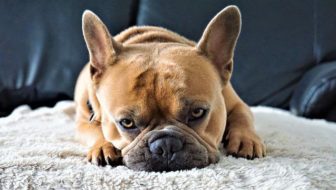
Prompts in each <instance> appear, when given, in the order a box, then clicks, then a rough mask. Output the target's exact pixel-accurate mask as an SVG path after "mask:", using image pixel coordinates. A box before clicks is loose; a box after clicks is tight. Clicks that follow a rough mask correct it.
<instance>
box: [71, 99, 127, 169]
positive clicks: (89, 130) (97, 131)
mask: <svg viewBox="0 0 336 190" xmlns="http://www.w3.org/2000/svg"><path fill="white" fill-rule="evenodd" d="M88 115H89V111H88V109H87V108H86V107H85V105H83V106H77V118H76V137H77V139H78V140H79V141H80V142H81V143H82V144H84V145H86V146H88V147H90V150H89V152H88V153H87V160H88V161H89V162H92V163H93V164H96V165H102V166H104V165H107V164H109V165H119V164H121V161H122V157H121V153H120V151H119V150H117V149H116V148H115V147H114V146H113V145H112V144H111V143H110V142H108V141H106V140H105V138H104V135H103V132H102V130H101V126H100V123H99V122H96V121H91V122H90V121H89V120H88Z"/></svg>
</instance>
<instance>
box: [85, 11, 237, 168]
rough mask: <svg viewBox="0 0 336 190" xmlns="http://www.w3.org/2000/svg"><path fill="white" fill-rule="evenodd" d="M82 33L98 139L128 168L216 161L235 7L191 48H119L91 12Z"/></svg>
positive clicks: (234, 31) (223, 13)
mask: <svg viewBox="0 0 336 190" xmlns="http://www.w3.org/2000/svg"><path fill="white" fill-rule="evenodd" d="M83 31H84V37H85V40H86V43H87V46H88V49H89V52H90V66H91V68H90V72H91V79H92V85H93V87H94V89H95V93H96V96H97V100H98V102H99V104H100V111H101V122H102V130H103V134H104V137H105V139H106V140H108V141H110V142H111V143H112V144H113V145H114V146H115V147H116V148H118V149H120V150H121V151H122V155H123V161H124V163H125V165H126V166H128V167H129V168H132V169H136V170H147V171H163V170H166V171H169V170H179V169H189V168H193V167H204V166H207V165H209V164H211V163H215V162H216V161H217V160H218V153H219V150H218V147H219V144H220V142H221V139H222V136H223V133H224V130H225V125H226V114H227V113H226V109H225V103H224V97H223V95H222V87H223V85H225V84H226V83H227V82H228V80H229V78H230V75H231V72H232V56H233V49H234V46H235V43H236V40H237V37H238V35H239V31H240V14H239V11H238V9H237V8H236V7H228V8H226V9H224V10H223V11H221V12H220V13H219V14H218V15H217V16H216V17H215V18H214V19H213V20H212V21H211V22H210V23H209V25H208V26H207V28H206V29H205V32H204V34H203V36H202V38H201V40H200V41H199V43H198V44H197V45H195V46H194V47H192V46H190V45H186V44H182V43H140V44H133V45H125V44H120V43H119V42H117V41H116V40H114V39H113V38H112V37H111V36H110V34H109V33H108V31H107V29H106V27H105V26H104V24H103V23H102V22H101V21H100V20H99V19H98V18H97V17H96V16H95V15H93V14H92V13H89V12H87V13H86V14H84V17H83Z"/></svg>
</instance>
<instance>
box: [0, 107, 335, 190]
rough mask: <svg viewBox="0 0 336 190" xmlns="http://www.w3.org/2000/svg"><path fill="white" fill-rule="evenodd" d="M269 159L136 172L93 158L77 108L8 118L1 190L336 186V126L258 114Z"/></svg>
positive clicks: (24, 110)
mask: <svg viewBox="0 0 336 190" xmlns="http://www.w3.org/2000/svg"><path fill="white" fill-rule="evenodd" d="M252 110H253V112H254V115H255V119H256V121H255V125H256V128H257V131H258V133H259V134H260V135H261V136H262V138H263V139H264V140H265V142H266V145H267V148H268V149H267V153H268V155H267V157H265V158H262V159H255V160H245V159H236V158H233V157H226V156H224V155H223V156H222V157H221V159H220V161H219V163H217V164H213V165H210V166H208V167H206V168H203V169H192V170H188V171H176V172H163V173H155V172H135V171H132V170H130V169H128V168H126V167H125V166H118V167H110V166H107V167H98V166H94V165H92V164H90V163H87V162H86V161H85V153H86V150H87V149H86V148H84V147H83V146H81V145H80V144H78V143H77V142H76V141H75V140H74V120H73V116H74V104H73V103H72V102H60V103H59V104H58V105H56V106H55V107H54V108H40V109H38V110H35V111H32V110H31V109H30V108H29V107H27V106H21V107H19V108H17V109H16V110H15V111H14V112H13V113H12V114H11V115H10V116H8V117H6V118H0V189H137V190H138V189H165V190H169V189H174V190H176V189H193V190H195V189H211V190H212V189H336V124H335V123H328V122H325V121H323V120H308V119H304V118H299V117H296V116H293V115H291V114H290V113H288V112H285V111H281V110H278V109H273V108H266V107H256V108H253V109H252Z"/></svg>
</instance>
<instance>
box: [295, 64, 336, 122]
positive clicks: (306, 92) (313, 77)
mask: <svg viewBox="0 0 336 190" xmlns="http://www.w3.org/2000/svg"><path fill="white" fill-rule="evenodd" d="M290 110H291V111H292V112H293V113H294V114H296V115H299V116H304V117H308V118H323V119H327V120H330V121H336V61H334V62H328V63H324V64H321V65H318V66H316V67H314V68H313V69H311V70H310V71H308V72H307V73H306V74H305V75H304V76H303V77H302V79H301V81H300V82H299V83H298V86H297V88H296V89H295V91H294V94H293V96H292V98H291V102H290Z"/></svg>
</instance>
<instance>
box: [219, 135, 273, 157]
mask: <svg viewBox="0 0 336 190" xmlns="http://www.w3.org/2000/svg"><path fill="white" fill-rule="evenodd" d="M224 146H225V148H226V152H227V154H228V155H232V156H234V157H243V158H247V159H254V158H261V157H264V156H265V155H266V146H265V145H264V143H263V142H262V140H261V139H260V137H259V136H258V135H257V134H256V133H255V132H254V131H253V130H250V129H231V130H230V131H229V132H228V134H227V135H226V137H225V143H224Z"/></svg>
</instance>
